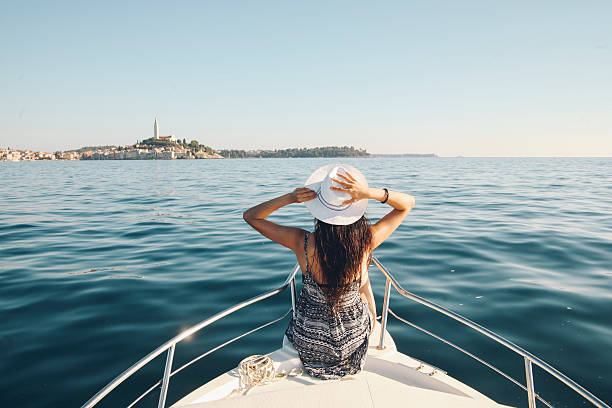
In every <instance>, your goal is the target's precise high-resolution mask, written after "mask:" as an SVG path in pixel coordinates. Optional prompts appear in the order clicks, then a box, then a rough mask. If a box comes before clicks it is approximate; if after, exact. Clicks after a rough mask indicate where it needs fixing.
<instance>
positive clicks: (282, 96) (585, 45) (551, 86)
mask: <svg viewBox="0 0 612 408" xmlns="http://www.w3.org/2000/svg"><path fill="white" fill-rule="evenodd" d="M611 21H612V1H609V0H602V1H590V0H585V1H567V0H557V1H545V0H538V1H532V0H531V1H503V2H501V1H469V0H465V1H454V0H453V1H433V0H430V1H408V0H402V1H382V2H372V1H355V0H353V1H291V0H288V1H263V0H262V1H230V0H228V1H224V0H219V1H193V2H188V1H177V2H168V1H164V2H154V1H143V2H137V1H117V2H114V1H98V2H93V1H75V2H63V1H28V0H19V1H6V0H5V1H3V2H2V7H1V9H0V147H13V148H29V149H35V150H45V151H55V150H65V149H69V148H78V147H81V146H85V145H102V144H127V143H133V142H135V141H136V140H137V139H139V140H141V139H144V138H147V137H150V136H152V133H153V121H154V118H155V117H157V118H158V120H159V123H160V134H162V135H165V134H174V135H176V136H177V137H179V138H181V139H182V138H186V139H187V140H188V141H189V140H191V139H197V140H199V141H200V142H201V143H204V144H207V145H210V146H212V147H213V148H240V149H251V148H265V149H274V148H286V147H308V146H328V145H353V146H356V147H360V148H365V149H367V150H368V151H370V152H374V153H437V154H439V155H443V156H455V155H464V156H612V23H611Z"/></svg>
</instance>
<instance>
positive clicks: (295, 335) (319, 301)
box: [285, 233, 372, 379]
mask: <svg viewBox="0 0 612 408" xmlns="http://www.w3.org/2000/svg"><path fill="white" fill-rule="evenodd" d="M308 237H309V233H306V236H305V238H304V254H305V255H306V257H305V260H306V268H305V270H304V273H303V275H302V276H303V278H302V283H303V286H302V291H301V293H300V296H299V297H298V301H297V304H296V312H295V315H294V316H293V318H292V319H291V321H290V322H289V326H288V327H287V330H286V332H285V334H286V335H287V338H288V339H289V340H290V341H291V342H292V343H293V345H294V347H295V348H296V350H297V352H298V354H299V356H300V359H301V360H302V363H303V364H304V368H305V370H306V372H307V373H308V374H309V375H311V376H313V377H318V378H323V379H331V378H339V377H343V376H345V375H349V374H355V373H357V372H359V371H360V370H361V368H362V367H363V364H364V362H365V355H366V352H367V349H368V336H369V334H370V328H371V324H372V320H371V316H370V314H369V312H368V308H367V305H366V304H365V303H364V302H363V301H362V300H361V297H360V294H359V289H360V281H359V280H357V281H353V282H351V283H349V284H348V285H346V286H344V287H343V288H342V292H341V294H340V296H339V297H338V299H337V301H336V303H335V304H332V303H331V302H330V301H329V296H328V294H327V293H326V290H325V286H324V285H323V284H320V283H318V282H317V280H315V277H314V276H313V274H312V271H311V263H310V262H309V261H308V258H309V256H308V241H309V240H308Z"/></svg>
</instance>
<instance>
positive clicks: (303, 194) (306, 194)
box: [289, 187, 317, 203]
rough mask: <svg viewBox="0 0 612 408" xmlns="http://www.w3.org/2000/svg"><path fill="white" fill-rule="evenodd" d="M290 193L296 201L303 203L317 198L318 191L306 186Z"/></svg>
mask: <svg viewBox="0 0 612 408" xmlns="http://www.w3.org/2000/svg"><path fill="white" fill-rule="evenodd" d="M289 194H290V195H291V199H292V200H293V202H294V203H303V202H305V201H310V200H314V199H315V198H317V193H316V192H315V191H314V190H311V189H309V188H306V187H298V188H296V189H295V190H293V191H292V192H291V193H289Z"/></svg>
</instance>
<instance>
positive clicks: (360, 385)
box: [172, 325, 506, 408]
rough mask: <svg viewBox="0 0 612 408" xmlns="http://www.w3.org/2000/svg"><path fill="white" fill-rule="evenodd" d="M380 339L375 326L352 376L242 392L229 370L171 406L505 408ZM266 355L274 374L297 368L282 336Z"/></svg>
mask: <svg viewBox="0 0 612 408" xmlns="http://www.w3.org/2000/svg"><path fill="white" fill-rule="evenodd" d="M379 337H380V325H376V330H375V332H374V334H373V335H372V336H371V337H370V346H369V350H368V357H367V359H366V364H365V367H364V369H363V370H362V371H361V372H360V373H358V374H356V375H351V376H347V377H344V378H342V379H340V380H319V379H316V378H312V377H310V376H309V375H307V374H306V373H302V374H299V375H297V376H293V377H289V376H287V377H283V378H281V379H278V380H276V381H274V382H272V383H270V384H266V385H259V386H256V387H253V388H251V389H250V390H248V391H247V392H244V391H238V373H237V369H234V370H231V371H229V372H227V373H225V374H222V375H220V376H219V377H217V378H215V379H213V380H211V381H209V382H208V383H206V384H204V385H202V386H201V387H199V388H198V389H196V390H195V391H193V392H192V393H190V394H188V395H187V396H185V397H184V398H182V399H181V400H180V401H178V402H177V403H175V404H174V405H173V406H172V408H224V407H239V408H250V407H262V406H265V407H286V406H292V407H304V408H306V407H308V408H312V407H313V406H314V407H322V408H323V407H334V408H337V407H339V406H351V407H355V408H356V407H389V406H393V405H397V404H400V403H401V404H402V405H404V404H411V405H414V406H429V407H456V408H463V407H483V408H484V407H498V408H499V407H506V406H505V405H500V404H497V403H496V402H495V401H493V400H491V399H490V398H488V397H486V396H485V395H483V394H481V393H479V392H478V391H476V390H474V389H473V388H471V387H469V386H467V385H465V384H463V383H462V382H460V381H458V380H456V379H454V378H452V377H450V376H449V375H447V374H446V373H445V372H443V371H441V370H439V369H437V368H435V367H432V366H430V365H427V364H425V363H422V362H421V361H419V360H416V359H414V358H411V357H409V356H407V355H405V354H402V353H400V352H398V351H397V348H396V346H395V343H394V342H393V339H392V338H391V336H390V335H389V333H388V332H385V344H386V347H385V349H384V350H378V349H377V347H376V346H377V344H378V339H379ZM268 355H269V356H270V358H271V359H272V360H273V361H274V367H275V368H276V371H277V373H278V372H281V373H282V372H284V373H287V372H290V371H291V370H292V369H299V370H301V368H302V364H301V362H300V359H299V356H298V354H297V352H296V350H295V349H294V348H293V346H292V345H291V344H290V343H289V342H288V341H287V338H286V337H285V338H283V346H282V348H280V349H278V350H276V351H274V352H272V353H270V354H268ZM245 357H246V356H245Z"/></svg>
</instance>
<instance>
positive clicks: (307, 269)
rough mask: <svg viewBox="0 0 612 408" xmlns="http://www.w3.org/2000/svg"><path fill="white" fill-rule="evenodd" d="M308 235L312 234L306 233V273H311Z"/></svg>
mask: <svg viewBox="0 0 612 408" xmlns="http://www.w3.org/2000/svg"><path fill="white" fill-rule="evenodd" d="M308 235H310V232H308V231H306V235H305V236H304V257H305V258H306V273H310V265H308Z"/></svg>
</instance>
